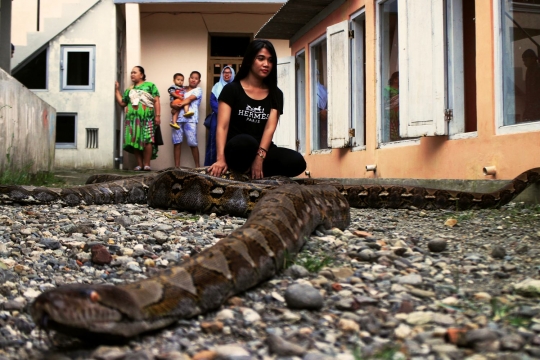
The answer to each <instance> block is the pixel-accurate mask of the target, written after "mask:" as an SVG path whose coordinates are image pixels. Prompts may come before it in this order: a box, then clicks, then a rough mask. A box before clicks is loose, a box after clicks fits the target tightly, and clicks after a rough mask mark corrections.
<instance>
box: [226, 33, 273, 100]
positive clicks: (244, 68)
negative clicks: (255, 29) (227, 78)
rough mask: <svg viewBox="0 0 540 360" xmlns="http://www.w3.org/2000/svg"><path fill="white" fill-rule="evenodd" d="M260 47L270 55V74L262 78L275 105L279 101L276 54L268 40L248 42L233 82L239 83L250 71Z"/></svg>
mask: <svg viewBox="0 0 540 360" xmlns="http://www.w3.org/2000/svg"><path fill="white" fill-rule="evenodd" d="M261 49H266V50H268V52H269V53H270V56H271V57H272V61H273V64H272V70H271V71H270V74H268V76H267V77H265V78H264V79H263V83H264V84H265V85H266V86H268V89H269V92H270V99H272V104H273V105H275V106H276V105H277V104H279V103H280V102H281V101H278V100H277V96H278V91H277V89H278V86H277V54H276V49H274V45H272V43H271V42H270V41H268V40H262V39H256V40H253V41H252V42H250V43H249V45H248V47H247V49H246V53H245V54H244V59H243V60H242V65H241V67H240V69H239V70H238V74H236V77H235V78H234V80H233V82H237V83H239V82H240V80H242V79H244V78H245V77H247V76H248V74H249V72H250V71H251V66H252V65H253V61H254V60H255V57H256V56H257V54H258V53H259V51H261Z"/></svg>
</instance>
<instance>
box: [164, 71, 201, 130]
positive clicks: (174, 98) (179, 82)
mask: <svg viewBox="0 0 540 360" xmlns="http://www.w3.org/2000/svg"><path fill="white" fill-rule="evenodd" d="M173 81H174V85H172V86H171V87H170V88H169V90H168V92H169V95H170V101H171V104H172V105H179V104H180V103H181V102H182V100H184V94H185V93H186V89H184V86H183V85H184V75H182V74H180V73H176V74H174V76H173ZM178 114H179V111H178V110H173V117H172V121H171V123H170V124H169V125H171V127H173V128H175V129H180V126H178V124H177V121H178ZM193 114H195V113H194V112H193V111H192V110H190V109H189V104H188V105H184V117H190V116H193Z"/></svg>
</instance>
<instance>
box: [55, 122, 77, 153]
mask: <svg viewBox="0 0 540 360" xmlns="http://www.w3.org/2000/svg"><path fill="white" fill-rule="evenodd" d="M56 148H57V149H76V148H77V114H68V113H63V114H61V113H58V114H56Z"/></svg>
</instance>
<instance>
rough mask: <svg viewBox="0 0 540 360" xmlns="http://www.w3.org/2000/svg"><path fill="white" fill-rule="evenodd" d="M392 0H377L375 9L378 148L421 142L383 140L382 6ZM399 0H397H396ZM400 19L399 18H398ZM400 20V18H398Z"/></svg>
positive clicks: (412, 140) (417, 139)
mask: <svg viewBox="0 0 540 360" xmlns="http://www.w3.org/2000/svg"><path fill="white" fill-rule="evenodd" d="M387 1H390V0H377V3H376V9H375V32H376V34H375V47H376V50H375V52H376V54H375V61H376V64H377V71H376V77H377V81H376V83H377V89H376V91H377V95H376V105H377V148H378V149H382V148H392V147H401V146H404V145H418V144H420V138H414V139H406V140H400V141H389V142H383V138H382V136H383V131H382V122H383V112H382V105H383V101H382V89H383V85H382V84H383V82H386V81H383V80H382V78H383V76H382V71H383V69H382V67H383V65H382V61H381V58H382V32H381V6H382V5H383V4H384V3H386V2H387ZM396 1H397V0H396ZM398 16H399V7H398ZM398 19H399V18H398ZM398 21H399V20H398Z"/></svg>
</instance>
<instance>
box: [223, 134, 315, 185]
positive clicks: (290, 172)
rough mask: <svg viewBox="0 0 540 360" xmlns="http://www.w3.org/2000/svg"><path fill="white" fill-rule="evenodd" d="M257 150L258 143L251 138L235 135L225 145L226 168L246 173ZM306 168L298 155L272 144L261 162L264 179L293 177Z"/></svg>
mask: <svg viewBox="0 0 540 360" xmlns="http://www.w3.org/2000/svg"><path fill="white" fill-rule="evenodd" d="M258 150H259V142H258V141H257V140H256V139H255V138H254V137H253V136H251V135H246V134H242V135H236V136H235V137H233V138H232V139H230V140H229V141H227V144H226V145H225V159H226V160H227V166H228V167H229V168H230V169H231V170H234V171H237V172H241V173H244V172H246V171H247V170H248V169H249V168H250V167H251V164H252V163H253V160H255V156H257V151H258ZM306 166H307V165H306V161H305V160H304V157H303V156H302V155H300V153H298V152H296V151H294V150H290V149H286V148H280V147H277V146H276V145H275V144H274V143H272V144H271V145H270V148H269V149H268V152H267V153H266V158H265V159H264V162H263V174H264V176H265V177H268V176H275V175H283V176H288V177H293V176H297V175H300V174H301V173H302V172H303V171H304V170H306Z"/></svg>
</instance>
